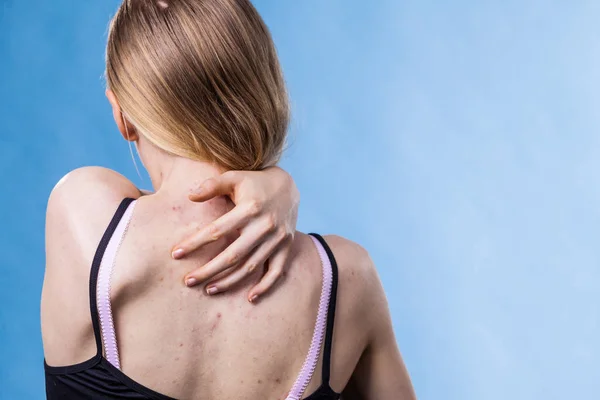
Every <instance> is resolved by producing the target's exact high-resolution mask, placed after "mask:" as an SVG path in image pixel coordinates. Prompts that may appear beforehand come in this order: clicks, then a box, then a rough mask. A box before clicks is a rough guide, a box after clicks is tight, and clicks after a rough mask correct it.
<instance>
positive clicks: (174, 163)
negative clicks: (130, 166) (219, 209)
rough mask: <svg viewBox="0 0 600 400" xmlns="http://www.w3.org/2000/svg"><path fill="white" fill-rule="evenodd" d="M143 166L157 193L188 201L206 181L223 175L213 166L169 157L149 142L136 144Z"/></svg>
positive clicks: (220, 170)
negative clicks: (193, 192)
mask: <svg viewBox="0 0 600 400" xmlns="http://www.w3.org/2000/svg"><path fill="white" fill-rule="evenodd" d="M138 144H139V152H140V157H141V159H142V162H143V163H144V167H145V168H146V170H147V171H148V175H150V180H151V181H152V186H153V188H154V191H155V193H156V194H160V196H161V197H163V196H165V197H177V198H180V199H181V198H187V196H188V194H189V193H190V192H191V191H192V190H194V189H196V188H197V187H198V186H200V184H201V183H202V182H204V181H205V180H206V179H209V178H212V177H215V176H218V175H220V174H222V173H223V172H225V171H224V170H223V169H222V168H219V167H218V166H216V165H215V164H212V163H209V162H206V161H194V160H190V159H187V158H183V157H178V156H174V155H172V154H168V153H166V152H164V151H162V150H161V149H159V148H157V147H155V146H154V145H151V144H149V143H147V142H146V143H138Z"/></svg>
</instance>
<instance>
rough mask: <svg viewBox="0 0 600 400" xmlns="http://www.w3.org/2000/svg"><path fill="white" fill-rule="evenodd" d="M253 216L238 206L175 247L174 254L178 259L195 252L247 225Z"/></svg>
mask: <svg viewBox="0 0 600 400" xmlns="http://www.w3.org/2000/svg"><path fill="white" fill-rule="evenodd" d="M251 218H252V215H251V213H250V212H249V211H248V210H247V209H245V208H244V207H241V206H237V207H234V208H233V210H231V211H229V212H228V213H227V214H225V215H223V216H221V217H220V218H218V219H217V220H215V221H213V222H211V223H210V224H208V225H206V226H205V227H203V228H202V229H200V230H199V231H197V232H196V233H194V234H192V235H191V236H189V237H188V238H186V239H185V240H184V241H183V242H181V243H179V244H177V245H176V246H175V247H173V250H172V256H173V258H174V259H176V260H178V259H180V258H183V257H185V256H186V255H188V254H190V253H193V252H194V251H196V250H198V249H199V248H200V247H202V246H204V245H207V244H209V243H212V242H215V241H217V240H219V239H221V238H222V237H223V236H225V235H227V234H228V233H231V232H233V231H234V230H236V229H239V228H241V227H242V226H244V225H246V224H247V223H248V221H250V219H251Z"/></svg>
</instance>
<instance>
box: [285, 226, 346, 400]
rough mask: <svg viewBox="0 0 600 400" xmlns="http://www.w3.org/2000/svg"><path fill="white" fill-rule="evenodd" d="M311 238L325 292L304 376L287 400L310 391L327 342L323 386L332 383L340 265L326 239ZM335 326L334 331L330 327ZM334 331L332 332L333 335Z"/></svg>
mask: <svg viewBox="0 0 600 400" xmlns="http://www.w3.org/2000/svg"><path fill="white" fill-rule="evenodd" d="M311 239H312V241H313V243H314V245H315V247H316V248H317V252H318V253H319V257H320V259H321V265H322V268H323V286H322V290H321V298H320V301H319V311H318V313H317V321H316V324H315V330H314V332H313V337H312V341H311V344H310V349H309V352H308V355H307V356H306V359H305V361H304V364H303V365H302V370H301V371H300V375H299V376H298V378H297V379H296V382H295V383H294V386H293V387H292V390H290V393H289V394H288V397H287V400H299V399H300V398H301V396H302V395H303V394H304V392H305V391H306V388H307V387H308V384H309V383H310V381H311V380H312V377H313V374H314V372H315V369H316V367H317V363H318V361H319V358H320V354H321V347H322V346H323V341H324V340H325V354H324V355H323V383H329V362H330V358H331V356H330V353H331V340H332V336H333V315H332V314H331V313H332V311H331V310H332V303H333V310H335V298H336V291H337V265H335V259H333V262H332V258H330V257H329V256H328V254H329V253H328V249H329V248H328V247H325V246H327V244H325V246H323V243H325V241H324V240H323V238H322V237H321V236H319V235H316V234H311ZM330 325H331V328H330ZM330 331H331V333H330Z"/></svg>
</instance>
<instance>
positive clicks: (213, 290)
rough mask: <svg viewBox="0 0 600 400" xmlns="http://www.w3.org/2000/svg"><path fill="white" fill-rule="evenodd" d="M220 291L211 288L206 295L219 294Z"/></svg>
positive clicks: (213, 287)
mask: <svg viewBox="0 0 600 400" xmlns="http://www.w3.org/2000/svg"><path fill="white" fill-rule="evenodd" d="M218 291H219V289H217V288H216V287H215V286H210V287H208V288H207V289H206V293H207V294H208V295H213V294H217V292H218Z"/></svg>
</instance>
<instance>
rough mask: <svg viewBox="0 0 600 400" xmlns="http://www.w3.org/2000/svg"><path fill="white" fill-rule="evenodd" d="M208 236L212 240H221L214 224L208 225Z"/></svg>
mask: <svg viewBox="0 0 600 400" xmlns="http://www.w3.org/2000/svg"><path fill="white" fill-rule="evenodd" d="M208 234H209V235H210V238H211V239H212V240H219V239H220V238H221V230H220V229H219V227H218V226H217V225H215V224H210V225H209V226H208Z"/></svg>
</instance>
